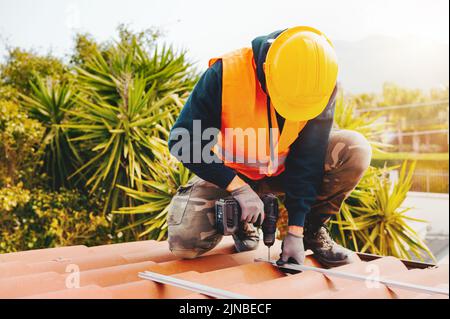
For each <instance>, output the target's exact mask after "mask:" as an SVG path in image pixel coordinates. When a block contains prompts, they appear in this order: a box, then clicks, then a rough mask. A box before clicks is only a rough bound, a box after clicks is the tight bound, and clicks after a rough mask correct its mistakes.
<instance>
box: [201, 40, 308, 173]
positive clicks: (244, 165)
mask: <svg viewBox="0 0 450 319" xmlns="http://www.w3.org/2000/svg"><path fill="white" fill-rule="evenodd" d="M218 59H221V60H222V120H221V131H220V133H219V135H218V139H217V144H216V145H215V146H214V147H213V151H214V152H215V153H216V155H217V156H218V157H219V158H220V159H221V160H222V161H223V162H224V164H225V165H226V166H228V167H230V168H232V169H234V170H236V171H237V172H239V173H241V174H243V175H245V176H247V177H248V178H250V179H253V180H259V179H262V178H264V177H265V176H276V175H279V174H280V173H281V172H283V171H284V169H285V166H284V163H285V161H286V158H287V155H288V153H289V147H290V146H291V144H292V143H293V142H294V141H295V140H296V139H297V137H298V134H299V132H300V131H301V130H302V129H303V128H304V127H305V125H306V123H307V122H293V121H288V120H286V121H285V123H284V126H283V130H282V133H281V136H280V133H279V128H278V122H277V117H276V113H275V110H274V108H273V106H272V105H270V107H269V106H268V102H267V101H268V97H267V95H266V94H265V93H264V91H263V90H262V88H261V85H260V83H259V81H258V79H257V76H256V67H255V62H254V59H253V51H252V49H251V48H244V49H240V50H237V51H234V52H231V53H229V54H226V55H224V56H222V57H220V58H216V59H211V60H210V62H209V65H210V66H211V65H212V64H214V63H215V62H216V61H217V60H218ZM268 109H270V119H271V123H272V127H271V128H272V131H270V127H269V121H268V119H269V114H268ZM230 132H232V133H234V134H230ZM269 132H272V133H273V134H272V135H273V140H272V143H273V152H272V153H271V152H270V142H269V138H270V136H271V134H269ZM242 133H243V134H242ZM246 133H248V134H247V135H246ZM238 135H240V136H238ZM255 150H256V151H255ZM271 157H272V160H271Z"/></svg>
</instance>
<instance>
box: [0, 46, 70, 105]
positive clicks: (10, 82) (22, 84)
mask: <svg viewBox="0 0 450 319" xmlns="http://www.w3.org/2000/svg"><path fill="white" fill-rule="evenodd" d="M36 76H40V77H42V78H47V77H50V78H53V79H61V80H62V79H68V78H70V73H69V72H68V69H67V66H65V65H64V64H63V62H62V61H61V60H59V59H57V58H55V57H53V56H51V55H50V54H48V55H44V56H42V55H38V54H37V53H35V52H33V51H27V50H23V49H20V48H10V49H9V50H8V55H7V56H6V62H5V63H3V64H0V86H1V87H6V88H8V87H9V88H10V89H9V90H14V91H17V92H19V93H23V94H30V93H31V92H32V87H31V83H33V82H34V81H35V79H36ZM10 96H11V97H13V96H12V95H10Z"/></svg>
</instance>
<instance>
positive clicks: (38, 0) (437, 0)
mask: <svg viewBox="0 0 450 319" xmlns="http://www.w3.org/2000/svg"><path fill="white" fill-rule="evenodd" d="M448 12H449V1H448V0H363V1H361V0H339V1H336V0H309V1H306V0H271V1H269V0H222V1H218V0H190V1H186V0H185V1H182V0H145V1H144V0H0V41H1V42H2V43H0V44H3V45H0V46H1V48H0V55H1V56H4V55H5V53H6V51H5V49H4V43H8V44H9V45H12V46H20V47H24V48H34V49H36V50H38V51H39V52H48V51H49V50H51V51H52V52H53V53H54V54H56V55H58V56H67V54H69V53H70V50H71V48H72V47H73V38H74V35H75V34H76V33H77V32H89V33H91V34H92V35H93V36H94V37H95V38H97V39H98V40H107V39H110V38H111V37H112V36H114V35H115V30H116V27H117V25H118V24H120V23H126V24H129V25H130V26H131V28H132V29H135V30H142V29H145V28H148V27H152V26H155V27H159V28H161V29H162V30H163V31H164V32H165V41H167V42H169V43H173V44H175V46H176V47H179V48H184V49H187V50H189V56H190V57H191V59H192V60H194V61H197V62H198V63H199V65H202V64H203V65H204V64H206V61H207V60H208V59H209V58H210V57H213V56H217V55H219V54H221V53H225V52H227V51H231V50H233V49H235V48H239V47H243V46H248V45H249V43H250V41H251V40H252V39H253V38H254V37H255V36H258V35H261V34H265V33H270V32H272V31H274V30H278V29H283V28H286V27H290V26H295V25H311V26H314V27H316V28H318V29H320V30H321V31H323V32H324V33H325V34H327V35H328V36H329V37H330V38H331V39H332V40H335V41H358V40H361V39H364V38H366V37H369V36H372V35H381V36H389V37H411V36H414V37H421V38H425V39H429V40H432V41H437V42H440V43H444V44H447V45H448V43H449V13H448Z"/></svg>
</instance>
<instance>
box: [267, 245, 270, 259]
mask: <svg viewBox="0 0 450 319" xmlns="http://www.w3.org/2000/svg"><path fill="white" fill-rule="evenodd" d="M267 260H270V247H267Z"/></svg>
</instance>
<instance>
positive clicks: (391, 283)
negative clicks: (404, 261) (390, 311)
mask: <svg viewBox="0 0 450 319" xmlns="http://www.w3.org/2000/svg"><path fill="white" fill-rule="evenodd" d="M255 261H258V262H266V263H269V264H272V265H273V266H275V267H278V268H282V269H287V270H289V271H296V272H302V271H315V272H319V273H321V274H323V275H325V276H330V277H340V278H344V279H350V280H357V281H364V282H367V283H380V284H383V285H385V286H386V287H387V288H389V289H391V288H400V289H405V290H411V291H416V292H421V293H426V294H440V295H445V296H448V295H449V291H448V289H442V288H435V287H428V286H422V285H416V284H411V283H406V282H399V281H395V280H389V279H384V278H376V277H369V276H363V275H358V274H351V273H345V272H341V271H336V270H333V269H323V268H318V267H311V266H306V265H297V264H289V263H288V264H284V265H282V266H279V265H278V264H277V263H276V262H275V261H272V260H266V259H262V258H257V259H255Z"/></svg>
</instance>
